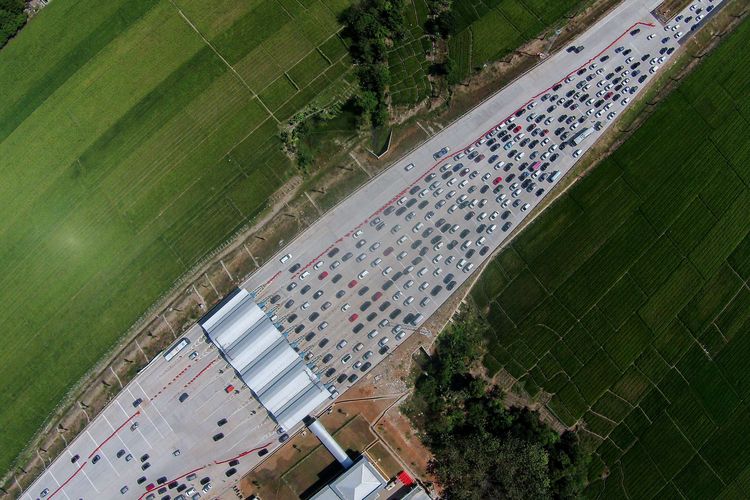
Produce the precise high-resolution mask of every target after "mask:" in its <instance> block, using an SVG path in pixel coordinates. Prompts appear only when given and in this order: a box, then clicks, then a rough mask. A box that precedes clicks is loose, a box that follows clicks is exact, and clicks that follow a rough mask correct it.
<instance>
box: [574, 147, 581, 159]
mask: <svg viewBox="0 0 750 500" xmlns="http://www.w3.org/2000/svg"><path fill="white" fill-rule="evenodd" d="M579 156H581V150H580V149H576V150H575V151H573V158H578V157H579Z"/></svg>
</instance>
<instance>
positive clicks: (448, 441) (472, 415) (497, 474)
mask: <svg viewBox="0 0 750 500" xmlns="http://www.w3.org/2000/svg"><path fill="white" fill-rule="evenodd" d="M485 328H486V326H485V323H484V322H483V321H482V319H481V318H479V317H478V316H477V315H476V314H475V313H474V312H473V311H472V310H469V311H468V312H465V313H462V314H461V316H459V318H458V320H457V321H455V322H454V323H453V324H452V325H451V326H450V327H449V328H447V329H446V330H445V331H444V332H441V334H440V336H439V337H438V339H437V348H436V353H435V355H434V356H433V357H432V358H431V359H430V361H429V363H428V364H427V365H426V366H425V367H424V372H423V373H422V375H420V376H419V377H418V378H417V380H416V383H415V388H414V394H413V396H412V398H411V400H410V402H409V403H408V405H407V406H406V408H405V410H406V412H407V414H408V415H409V416H410V418H411V419H412V421H413V422H414V423H415V425H416V426H417V427H418V428H420V431H421V432H420V435H421V436H423V440H424V442H425V444H426V445H427V446H428V447H429V448H430V450H431V451H432V453H433V456H434V459H433V461H432V462H431V463H430V469H431V471H432V472H433V473H434V474H435V476H436V477H437V479H438V482H439V483H440V484H441V486H442V487H443V488H444V491H445V497H446V498H449V499H452V498H456V499H472V500H473V499H477V500H479V499H486V498H492V499H526V498H534V499H545V498H555V499H558V498H559V499H569V498H576V497H577V496H579V495H580V493H581V492H582V491H583V489H584V487H585V484H586V470H587V467H588V461H589V456H588V455H587V454H585V453H583V451H582V450H581V447H580V443H579V442H578V437H577V436H576V434H575V433H573V432H566V433H564V434H562V435H558V434H557V433H556V432H555V431H554V430H553V429H552V428H551V427H549V426H548V425H546V424H545V423H543V422H542V421H541V420H540V418H539V414H538V413H537V412H534V411H531V410H529V409H528V408H518V407H512V408H506V407H505V406H504V404H503V392H502V390H501V389H500V388H498V387H496V386H490V385H488V384H487V382H486V381H485V380H484V379H482V378H478V377H476V376H474V375H472V368H473V367H474V365H475V363H476V361H477V360H478V359H480V357H481V354H482V351H483V338H484V337H483V332H484V329H485Z"/></svg>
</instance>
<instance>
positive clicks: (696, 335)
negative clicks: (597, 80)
mask: <svg viewBox="0 0 750 500" xmlns="http://www.w3.org/2000/svg"><path fill="white" fill-rule="evenodd" d="M749 42H750V23H749V22H747V21H745V22H744V23H743V24H742V25H740V27H739V28H738V30H737V31H736V32H734V33H733V34H731V35H730V36H729V37H728V38H727V39H726V40H725V41H724V42H723V43H722V44H721V45H720V46H719V47H718V48H717V49H716V50H715V51H714V52H712V53H711V54H710V55H709V56H707V57H706V58H704V60H703V62H702V63H701V64H700V66H698V68H697V69H696V70H695V71H694V72H693V73H692V74H691V75H690V76H689V77H687V78H686V79H685V80H683V81H682V82H681V84H680V86H679V88H678V89H677V90H675V91H674V92H673V93H672V94H671V95H670V96H669V97H668V98H667V99H666V100H664V101H663V102H662V103H661V104H660V105H659V106H658V108H657V109H656V110H655V112H654V113H653V115H652V116H651V117H649V119H648V120H647V121H646V123H645V124H644V125H643V126H641V128H640V129H639V130H637V131H636V132H635V133H634V135H633V136H632V137H631V138H630V139H628V141H627V142H626V143H625V144H623V145H622V146H621V147H620V148H619V149H618V150H617V151H616V152H615V153H614V154H613V155H612V156H611V157H609V158H608V159H607V160H605V161H604V162H603V163H602V164H600V165H599V166H597V167H596V169H595V170H594V171H593V172H591V173H590V174H589V175H588V176H587V177H585V178H584V179H582V180H581V181H580V182H579V183H577V184H576V185H575V186H574V187H573V188H572V189H571V190H570V191H568V193H566V194H565V195H563V196H562V197H561V198H559V199H558V201H556V202H555V203H554V204H553V205H552V206H551V207H550V208H548V209H547V211H546V212H545V213H544V214H543V215H541V216H540V217H539V218H538V219H537V220H536V221H535V222H534V223H533V224H532V225H531V226H529V227H528V228H527V229H525V230H524V231H523V232H522V233H521V234H520V235H519V236H518V237H517V238H516V239H515V240H514V241H513V242H512V244H511V245H510V246H509V247H508V248H507V249H505V250H504V251H503V252H502V253H501V254H500V255H499V256H498V257H497V258H495V259H494V260H493V261H492V262H491V263H490V264H489V266H488V268H487V270H486V271H485V272H484V274H483V275H482V277H481V279H480V281H479V282H478V284H477V286H476V287H475V288H474V289H473V290H472V296H473V298H474V300H475V301H476V303H477V304H478V305H479V306H480V307H481V308H482V310H483V311H484V312H485V314H486V319H487V321H488V323H489V324H490V325H491V333H490V334H489V335H488V339H487V340H488V353H487V355H486V357H485V359H484V364H485V366H486V367H487V369H488V370H489V371H490V372H491V373H497V372H498V371H500V370H505V371H506V372H508V373H509V374H511V375H512V376H513V377H514V378H515V379H516V380H517V381H518V382H517V386H518V388H519V389H522V390H524V391H526V392H527V393H528V394H530V395H531V396H533V397H539V396H541V395H542V394H546V395H547V397H550V398H551V399H550V400H549V403H548V408H549V409H550V410H551V411H552V413H553V414H554V415H555V416H556V417H557V418H558V419H559V420H560V421H562V422H563V423H564V424H565V425H568V426H572V425H576V424H578V425H579V426H580V428H581V436H582V439H583V440H584V442H585V443H586V446H587V447H588V448H589V449H590V450H591V451H592V452H593V457H594V460H593V462H592V464H591V467H590V470H589V480H590V482H591V483H590V486H589V488H588V490H587V492H586V493H587V497H591V498H651V497H662V498H663V497H669V498H700V499H705V498H745V497H747V496H748V494H750V489H749V488H750V483H749V482H748V481H749V480H750V467H748V458H750V456H749V455H750V451H748V450H750V446H748V445H750V439H748V438H747V437H746V435H747V432H746V429H747V427H748V425H749V424H750V405H748V400H749V398H750V375H748V374H749V373H750V371H748V370H747V361H748V359H750V287H748V280H749V279H750V98H749V97H748V95H750V94H748V89H750V64H749V63H750V53H748V51H747V50H745V48H746V47H747V46H748V43H749Z"/></svg>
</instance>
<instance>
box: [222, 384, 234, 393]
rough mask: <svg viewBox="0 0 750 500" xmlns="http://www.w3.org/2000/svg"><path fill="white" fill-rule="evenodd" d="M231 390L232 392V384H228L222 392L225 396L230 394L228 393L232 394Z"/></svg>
mask: <svg viewBox="0 0 750 500" xmlns="http://www.w3.org/2000/svg"><path fill="white" fill-rule="evenodd" d="M233 390H234V386H233V385H232V384H229V385H228V386H226V387H225V388H224V392H226V393H227V394H229V393H230V392H232V391H233Z"/></svg>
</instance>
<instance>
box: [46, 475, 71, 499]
mask: <svg viewBox="0 0 750 500" xmlns="http://www.w3.org/2000/svg"><path fill="white" fill-rule="evenodd" d="M47 470H48V471H49V475H50V476H52V479H54V480H55V482H56V483H57V486H58V488H59V487H60V486H61V484H60V481H58V480H57V478H56V477H55V475H54V474H52V470H50V469H47ZM60 491H61V492H62V494H63V495H65V498H67V499H68V500H70V497H69V496H68V494H67V493H66V492H65V489H64V488H63V489H61V490H60Z"/></svg>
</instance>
